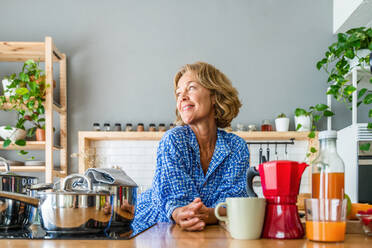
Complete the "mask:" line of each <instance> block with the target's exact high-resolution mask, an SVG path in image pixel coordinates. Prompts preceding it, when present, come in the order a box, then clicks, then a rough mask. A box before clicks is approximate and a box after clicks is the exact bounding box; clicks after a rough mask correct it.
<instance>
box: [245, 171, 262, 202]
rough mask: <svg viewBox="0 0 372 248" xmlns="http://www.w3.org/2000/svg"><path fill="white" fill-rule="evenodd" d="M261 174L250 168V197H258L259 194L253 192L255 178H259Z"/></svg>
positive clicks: (248, 182)
mask: <svg viewBox="0 0 372 248" xmlns="http://www.w3.org/2000/svg"><path fill="white" fill-rule="evenodd" d="M259 175H260V173H259V172H258V171H257V170H256V168H255V167H254V166H251V167H249V168H248V173H247V193H248V196H249V197H257V194H256V193H255V192H254V190H253V178H254V177H255V176H259Z"/></svg>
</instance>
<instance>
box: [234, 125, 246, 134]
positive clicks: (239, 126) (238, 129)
mask: <svg viewBox="0 0 372 248" xmlns="http://www.w3.org/2000/svg"><path fill="white" fill-rule="evenodd" d="M244 130H245V128H244V125H243V124H242V123H238V124H236V131H238V132H243V131H244Z"/></svg>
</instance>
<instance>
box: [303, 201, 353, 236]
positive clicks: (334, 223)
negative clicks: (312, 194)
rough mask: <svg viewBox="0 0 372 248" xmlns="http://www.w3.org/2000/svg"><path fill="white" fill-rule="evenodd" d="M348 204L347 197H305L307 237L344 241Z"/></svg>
mask: <svg viewBox="0 0 372 248" xmlns="http://www.w3.org/2000/svg"><path fill="white" fill-rule="evenodd" d="M346 204H347V200H346V199H343V200H342V199H318V198H312V199H305V213H306V236H307V238H308V239H309V240H314V241H322V242H340V241H344V239H345V230H346Z"/></svg>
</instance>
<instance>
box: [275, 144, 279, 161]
mask: <svg viewBox="0 0 372 248" xmlns="http://www.w3.org/2000/svg"><path fill="white" fill-rule="evenodd" d="M275 160H279V157H278V144H275Z"/></svg>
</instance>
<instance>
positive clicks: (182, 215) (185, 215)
mask: <svg viewBox="0 0 372 248" xmlns="http://www.w3.org/2000/svg"><path fill="white" fill-rule="evenodd" d="M194 217H195V212H194V211H189V210H186V209H185V210H183V211H180V212H179V214H178V216H177V218H178V219H179V220H180V221H183V220H187V219H192V218H194Z"/></svg>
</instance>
